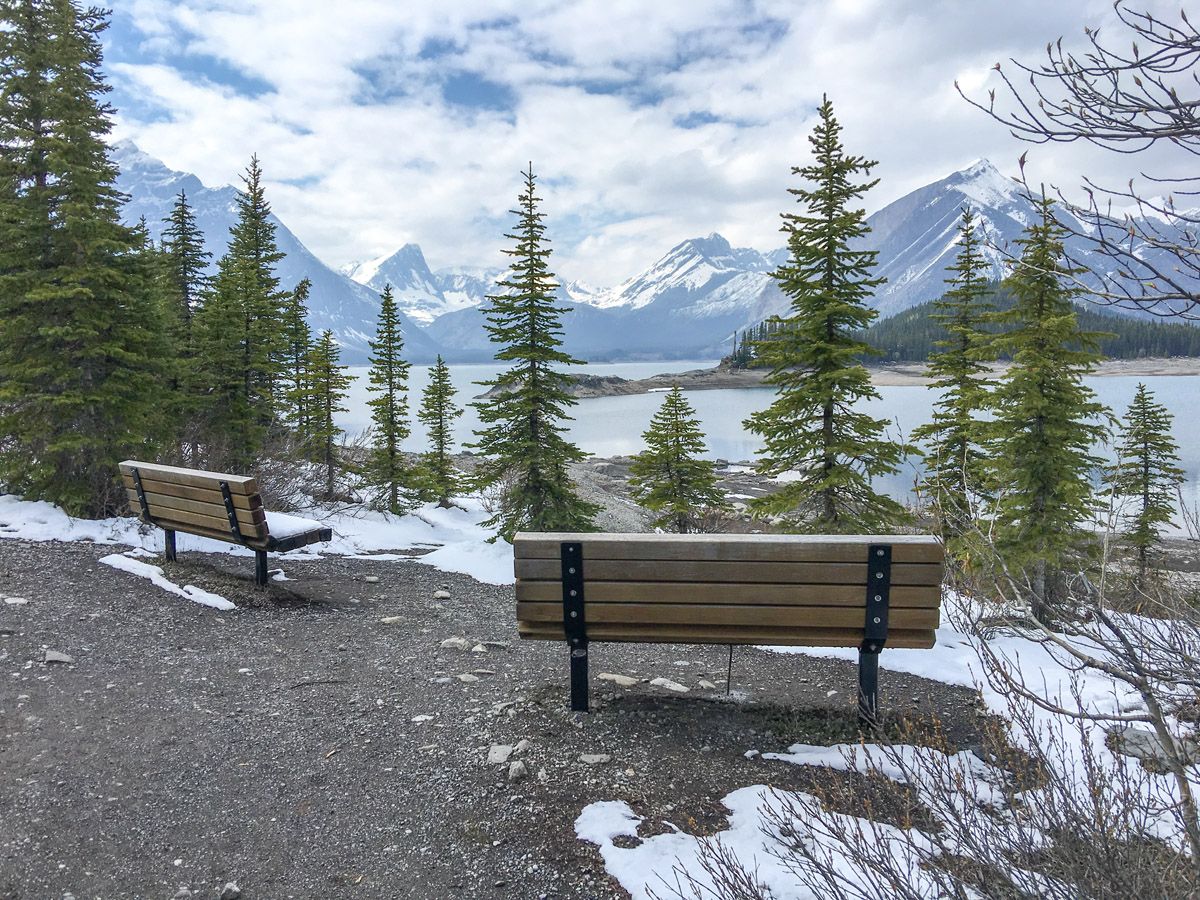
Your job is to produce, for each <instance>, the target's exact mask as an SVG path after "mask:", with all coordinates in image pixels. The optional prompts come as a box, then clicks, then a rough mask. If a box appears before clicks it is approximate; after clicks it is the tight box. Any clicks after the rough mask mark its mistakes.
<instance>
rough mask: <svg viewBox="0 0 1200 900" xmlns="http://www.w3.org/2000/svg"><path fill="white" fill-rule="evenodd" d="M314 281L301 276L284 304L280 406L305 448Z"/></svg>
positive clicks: (296, 436)
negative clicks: (311, 300) (311, 307)
mask: <svg viewBox="0 0 1200 900" xmlns="http://www.w3.org/2000/svg"><path fill="white" fill-rule="evenodd" d="M311 288H312V282H311V281H309V280H308V279H307V278H301V279H300V281H299V282H297V284H296V286H295V287H294V288H292V290H291V292H290V293H289V294H288V297H287V300H286V301H285V302H284V305H283V312H282V321H281V333H280V336H279V337H280V341H279V344H280V348H279V353H280V358H279V387H280V389H279V392H278V394H279V408H280V410H281V413H282V417H283V421H284V422H285V423H286V424H287V425H289V426H290V427H291V429H292V433H293V435H294V436H295V438H296V440H297V442H298V443H299V444H300V446H301V448H304V447H305V446H306V444H307V441H308V431H309V399H310V397H309V389H308V379H307V366H308V357H309V352H310V351H311V350H312V343H313V339H312V329H311V328H309V326H308V294H309V291H310V290H311Z"/></svg>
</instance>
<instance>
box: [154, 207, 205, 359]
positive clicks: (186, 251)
mask: <svg viewBox="0 0 1200 900" xmlns="http://www.w3.org/2000/svg"><path fill="white" fill-rule="evenodd" d="M163 224H165V225H166V228H164V229H163V233H162V250H163V253H164V254H165V255H166V260H167V273H168V278H169V280H170V284H171V287H172V289H173V299H174V301H175V315H174V317H173V319H174V327H175V329H176V330H177V333H178V334H179V335H180V336H181V338H180V339H177V341H176V345H177V346H178V347H181V348H183V349H184V350H185V352H186V351H189V350H190V347H191V330H192V315H193V314H194V313H195V311H196V308H197V307H198V306H199V305H200V303H201V302H202V299H203V297H204V293H205V291H206V290H207V288H208V283H209V280H210V279H209V277H208V264H209V262H210V261H211V260H212V254H211V253H209V252H208V251H207V250H205V249H204V232H202V231H201V230H200V228H199V226H197V225H196V214H195V213H194V212H192V208H191V207H190V206H189V205H188V202H187V193H186V192H184V191H182V190H181V191H180V192H179V196H178V197H176V198H175V205H174V206H173V207H171V214H170V215H169V216H167V217H166V218H165V219H163Z"/></svg>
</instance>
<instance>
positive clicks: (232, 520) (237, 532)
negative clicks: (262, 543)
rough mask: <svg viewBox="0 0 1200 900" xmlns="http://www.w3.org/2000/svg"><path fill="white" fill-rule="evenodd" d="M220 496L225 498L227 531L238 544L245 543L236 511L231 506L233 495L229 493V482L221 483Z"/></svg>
mask: <svg viewBox="0 0 1200 900" xmlns="http://www.w3.org/2000/svg"><path fill="white" fill-rule="evenodd" d="M221 496H222V497H224V498H225V515H226V516H227V517H228V518H229V530H230V531H231V532H232V533H233V537H234V539H235V540H236V541H237V542H238V543H239V544H244V543H246V541H245V539H244V538H243V537H242V526H241V525H239V524H238V520H237V510H236V509H234V506H233V494H231V493H230V492H229V482H228V481H222V482H221Z"/></svg>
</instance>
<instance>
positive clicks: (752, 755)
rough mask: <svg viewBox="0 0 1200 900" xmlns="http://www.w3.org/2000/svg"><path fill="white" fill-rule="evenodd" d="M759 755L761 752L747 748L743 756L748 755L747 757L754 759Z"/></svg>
mask: <svg viewBox="0 0 1200 900" xmlns="http://www.w3.org/2000/svg"><path fill="white" fill-rule="evenodd" d="M759 755H760V754H759V752H758V751H757V750H747V751H746V752H745V753H743V754H742V756H744V757H746V759H754V758H755V757H757V756H759Z"/></svg>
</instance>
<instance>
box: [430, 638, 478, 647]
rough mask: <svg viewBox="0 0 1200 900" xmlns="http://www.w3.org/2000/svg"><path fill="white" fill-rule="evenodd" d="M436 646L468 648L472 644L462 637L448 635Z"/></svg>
mask: <svg viewBox="0 0 1200 900" xmlns="http://www.w3.org/2000/svg"><path fill="white" fill-rule="evenodd" d="M438 646H439V647H441V648H442V649H443V650H470V649H471V647H472V646H473V644H472V643H471V642H470V641H468V640H467V639H466V638H464V637H449V638H446V639H445V640H444V641H442V642H441V643H440V644H439V645H438Z"/></svg>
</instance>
